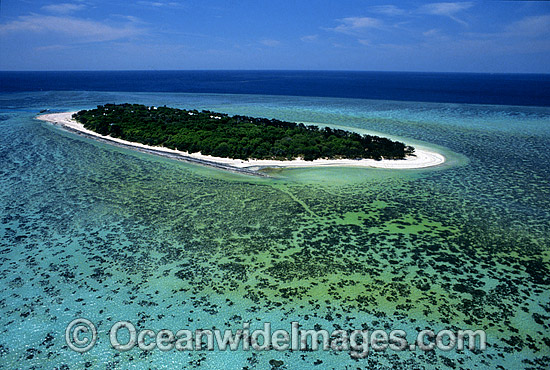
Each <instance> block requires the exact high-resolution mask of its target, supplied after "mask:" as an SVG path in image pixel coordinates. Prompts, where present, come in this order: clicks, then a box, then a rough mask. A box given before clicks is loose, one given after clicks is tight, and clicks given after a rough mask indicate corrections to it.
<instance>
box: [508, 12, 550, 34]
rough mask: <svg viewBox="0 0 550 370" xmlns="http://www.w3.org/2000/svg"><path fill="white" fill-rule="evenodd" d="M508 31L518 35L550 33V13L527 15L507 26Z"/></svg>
mask: <svg viewBox="0 0 550 370" xmlns="http://www.w3.org/2000/svg"><path fill="white" fill-rule="evenodd" d="M507 31H508V32H509V33H511V34H513V35H517V36H532V37H536V36H544V35H547V36H548V35H550V15H537V16H532V17H525V18H523V19H521V20H519V21H517V22H514V23H512V24H511V25H510V26H508V27H507Z"/></svg>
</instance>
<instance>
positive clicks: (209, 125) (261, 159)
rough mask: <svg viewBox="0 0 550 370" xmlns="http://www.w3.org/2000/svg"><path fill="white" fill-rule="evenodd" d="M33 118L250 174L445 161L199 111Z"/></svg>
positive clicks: (130, 108)
mask: <svg viewBox="0 0 550 370" xmlns="http://www.w3.org/2000/svg"><path fill="white" fill-rule="evenodd" d="M38 118H39V119H41V120H45V121H49V122H52V123H55V124H59V125H61V126H63V127H64V128H66V129H68V130H71V131H74V132H76V133H78V134H81V135H84V136H88V137H91V138H94V139H99V140H102V141H107V142H110V143H113V144H115V145H119V146H126V147H131V148H132V149H138V150H141V151H145V152H149V153H153V154H159V155H165V156H169V157H173V158H176V159H182V160H187V161H190V162H194V163H199V164H204V165H211V166H214V167H218V168H222V169H229V170H236V171H237V172H247V173H253V174H258V171H257V170H258V169H262V168H266V167H304V166H306V167H314V166H327V165H340V166H365V167H381V168H422V167H429V166H434V165H438V164H441V163H443V162H444V161H445V158H444V157H443V156H442V155H441V154H439V153H435V152H430V151H425V150H418V149H415V148H413V147H411V146H409V145H406V144H404V143H402V142H399V141H393V140H390V139H388V138H384V137H380V136H374V135H368V134H363V135H361V134H359V133H356V132H351V131H346V130H341V129H335V128H330V127H320V126H317V125H306V124H304V123H296V122H286V121H281V120H277V119H268V118H255V117H248V116H240V115H235V116H229V115H228V114H225V113H216V112H211V111H206V110H203V111H198V110H183V109H176V108H170V107H166V106H163V107H152V106H145V105H141V104H128V103H126V104H105V105H100V106H98V107H97V108H94V109H89V110H81V111H79V112H75V113H72V112H71V113H53V114H45V115H41V116H39V117H38Z"/></svg>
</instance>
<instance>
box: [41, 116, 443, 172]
mask: <svg viewBox="0 0 550 370" xmlns="http://www.w3.org/2000/svg"><path fill="white" fill-rule="evenodd" d="M74 113H75V112H66V113H51V114H43V115H40V116H38V117H37V118H38V119H39V120H42V121H47V122H51V123H54V124H57V125H60V126H62V127H67V128H69V129H72V130H74V131H78V132H82V133H85V134H87V135H89V136H95V137H98V138H101V139H103V140H107V141H112V142H116V143H119V144H123V145H125V146H131V147H135V148H142V149H151V150H155V151H157V152H165V153H167V154H176V155H179V156H182V157H191V158H194V159H197V160H203V161H209V162H215V163H219V164H223V165H226V166H231V167H234V168H251V169H252V168H266V167H320V166H339V167H372V168H389V169H415V168H426V167H432V166H437V165H440V164H442V163H444V162H445V157H444V156H443V155H441V154H439V153H436V152H431V151H427V150H423V149H418V148H415V152H414V156H409V157H407V158H406V159H402V160H390V159H382V160H380V161H375V160H374V159H316V160H314V161H305V160H303V159H295V160H292V161H279V160H259V159H250V160H246V161H245V160H241V159H231V158H220V157H213V156H209V155H202V154H200V153H187V152H182V151H179V150H173V149H168V148H164V147H152V146H148V145H144V144H140V143H134V142H130V141H126V140H122V139H118V138H114V137H111V136H102V135H100V134H98V133H96V132H94V131H91V130H87V129H86V128H84V125H82V124H81V123H79V122H77V121H75V120H74V119H72V115H73V114H74Z"/></svg>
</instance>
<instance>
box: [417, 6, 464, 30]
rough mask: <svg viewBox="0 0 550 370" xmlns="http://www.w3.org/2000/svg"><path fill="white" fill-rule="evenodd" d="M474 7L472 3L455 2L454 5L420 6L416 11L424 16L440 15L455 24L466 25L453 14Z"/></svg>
mask: <svg viewBox="0 0 550 370" xmlns="http://www.w3.org/2000/svg"><path fill="white" fill-rule="evenodd" d="M472 6H474V3H472V2H469V1H468V2H455V3H432V4H426V5H423V6H421V7H420V8H419V9H418V11H419V12H420V13H425V14H433V15H440V16H443V17H449V18H451V19H452V20H454V21H455V22H458V23H460V24H463V25H467V23H466V22H464V21H463V20H461V19H460V18H458V17H456V15H455V14H457V13H459V12H461V11H463V10H467V9H470V8H471V7H472Z"/></svg>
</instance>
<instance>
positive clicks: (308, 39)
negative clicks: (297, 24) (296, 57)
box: [300, 35, 319, 42]
mask: <svg viewBox="0 0 550 370" xmlns="http://www.w3.org/2000/svg"><path fill="white" fill-rule="evenodd" d="M318 39H319V35H306V36H302V37H300V40H302V41H303V42H315V41H317V40H318Z"/></svg>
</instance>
